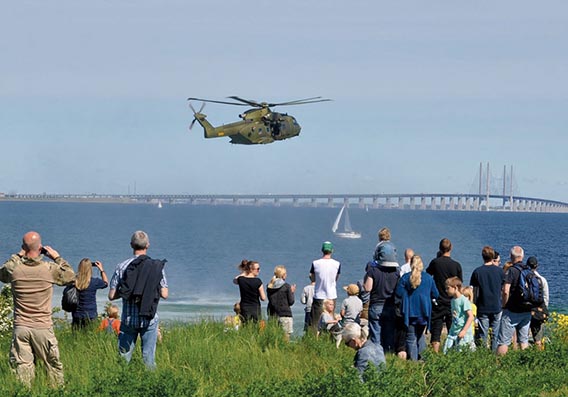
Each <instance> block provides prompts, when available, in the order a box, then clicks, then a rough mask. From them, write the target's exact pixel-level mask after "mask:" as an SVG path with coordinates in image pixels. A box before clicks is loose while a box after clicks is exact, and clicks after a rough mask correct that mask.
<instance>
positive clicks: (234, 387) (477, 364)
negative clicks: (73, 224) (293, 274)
mask: <svg viewBox="0 0 568 397" xmlns="http://www.w3.org/2000/svg"><path fill="white" fill-rule="evenodd" d="M56 333H57V337H58V340H59V349H60V354H61V360H62V362H63V364H64V366H65V388H63V389H50V388H49V386H48V382H47V379H46V376H45V371H44V370H43V368H42V366H41V365H38V367H39V368H38V369H37V370H36V374H37V376H36V380H35V381H34V384H33V386H32V388H31V389H30V390H28V389H26V388H24V387H23V386H22V385H20V384H19V383H18V381H17V380H16V378H15V376H14V375H13V374H12V372H11V369H10V367H9V363H8V351H9V345H10V338H9V337H3V338H1V339H0V352H2V354H3V357H4V358H3V359H0V376H1V379H2V382H1V383H0V395H2V396H113V397H120V396H160V397H162V396H199V397H201V396H247V397H248V396H263V397H269V396H279V397H281V396H337V395H356V396H397V397H404V396H436V397H438V396H441V397H443V396H448V397H449V396H452V397H454V396H457V395H462V396H474V395H475V396H476V397H483V396H495V395H499V396H565V395H568V382H567V381H566V372H567V370H568V343H566V340H564V339H557V340H555V339H554V338H553V342H552V343H550V344H547V346H546V349H545V350H544V351H537V350H536V349H529V350H526V351H510V352H509V354H508V355H506V356H505V357H496V356H495V355H494V354H492V353H491V352H490V351H487V350H483V349H478V350H477V351H476V352H452V353H451V354H448V355H442V354H434V353H431V352H427V354H426V355H425V360H424V362H422V363H415V362H409V361H401V360H398V359H397V358H395V357H394V356H390V355H389V356H388V357H387V366H386V368H384V369H383V370H382V371H381V372H377V371H376V370H375V369H374V368H373V369H371V370H369V371H367V373H366V375H365V377H366V382H365V383H362V382H360V380H359V377H358V375H357V372H356V371H355V369H354V368H352V360H353V355H354V351H353V350H351V349H349V348H348V347H346V346H341V347H340V349H336V348H335V345H334V344H333V343H332V342H331V341H329V340H327V339H325V338H323V339H320V340H316V339H315V338H313V337H310V336H307V337H305V338H301V339H297V340H294V341H292V342H290V343H287V342H285V341H284V335H283V333H282V331H281V330H280V328H278V326H277V325H276V324H272V323H269V324H268V326H267V327H266V328H265V329H264V330H262V331H261V330H259V329H258V328H257V327H255V326H251V327H245V328H243V329H241V330H239V331H238V332H236V331H227V332H226V331H225V330H224V329H223V324H219V323H212V322H202V323H199V324H192V325H188V324H170V325H169V326H168V327H165V328H164V338H163V342H162V343H161V344H159V345H158V348H157V357H156V362H157V365H158V368H157V370H155V371H148V370H146V369H145V367H144V365H143V364H142V359H141V355H140V349H139V348H137V351H136V353H135V355H134V358H133V361H132V363H130V364H126V363H124V362H123V361H122V360H121V359H120V357H118V355H117V343H116V337H115V336H114V335H111V334H107V333H105V332H102V333H98V332H94V331H92V332H79V333H73V332H71V330H70V328H69V327H68V326H63V327H58V329H57V331H56Z"/></svg>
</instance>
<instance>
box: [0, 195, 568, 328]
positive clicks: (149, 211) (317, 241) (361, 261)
mask: <svg viewBox="0 0 568 397" xmlns="http://www.w3.org/2000/svg"><path fill="white" fill-rule="evenodd" d="M339 210H340V208H339V207H336V208H330V207H323V206H321V207H293V206H281V207H275V206H269V205H265V206H252V205H218V206H214V205H190V204H175V205H174V204H172V205H170V204H164V205H163V207H162V208H159V207H158V206H157V205H154V204H107V203H66V202H8V201H3V202H0V260H2V261H4V260H6V259H8V258H9V256H10V255H11V254H12V253H15V252H18V251H19V249H20V244H21V238H22V236H23V235H24V233H26V232H27V231H29V230H35V231H37V232H39V233H40V234H41V236H42V240H43V244H44V245H50V246H52V247H53V248H54V249H56V250H57V251H58V252H59V253H60V255H61V256H62V257H64V258H65V259H67V261H68V262H69V263H70V264H71V265H72V266H73V267H74V268H75V269H76V268H77V265H78V264H79V261H80V260H81V259H82V258H85V257H87V258H90V259H91V260H93V261H94V260H99V261H101V262H102V263H103V265H104V268H105V270H106V271H107V274H109V277H110V275H111V274H112V273H113V271H114V268H115V266H116V265H117V264H118V263H119V262H121V261H123V260H125V259H127V258H129V257H130V256H131V255H132V250H131V248H130V236H131V235H132V233H133V232H134V231H136V230H144V231H146V232H147V233H148V234H149V236H150V249H149V251H148V253H149V255H150V256H152V257H154V258H158V259H167V264H166V267H165V269H166V275H167V280H168V284H169V293H170V295H169V298H168V299H167V300H162V301H161V303H160V306H159V310H158V311H159V315H160V318H161V319H162V320H163V321H166V322H180V321H181V322H192V321H201V320H222V319H223V318H224V317H225V316H226V315H228V314H231V313H232V306H233V304H234V303H235V302H237V301H238V300H239V291H238V287H237V286H235V285H234V284H233V283H232V280H233V277H234V276H235V275H236V274H237V273H238V269H237V266H238V264H239V263H240V262H241V260H242V259H250V260H255V261H258V262H259V263H260V265H261V272H260V278H261V279H262V281H263V282H264V285H265V286H266V284H268V282H269V281H270V278H271V277H272V275H273V270H274V266H276V265H284V266H286V268H287V272H288V278H287V281H288V282H289V283H290V284H296V287H297V290H296V303H295V304H294V306H293V314H294V323H295V326H294V329H295V332H299V333H301V332H302V331H301V329H302V325H303V314H304V311H303V310H304V307H303V305H302V304H301V303H300V293H301V290H302V288H303V287H304V286H305V285H307V284H308V283H309V279H308V273H309V270H310V266H311V263H312V261H313V260H315V259H317V258H319V257H320V256H321V251H320V249H321V245H322V242H323V241H326V240H328V241H331V242H332V243H333V244H334V247H335V250H334V253H333V256H334V258H336V259H337V260H339V261H340V262H341V276H340V279H339V282H338V300H339V301H341V300H342V299H343V298H344V297H346V294H345V292H344V291H343V289H342V288H341V287H342V286H345V285H347V284H349V283H353V282H356V281H358V280H361V279H362V277H363V275H364V268H365V265H366V263H367V262H368V261H369V260H371V259H372V255H373V252H374V248H375V245H376V243H377V231H378V230H379V229H380V228H382V227H388V228H389V229H390V230H391V234H392V242H393V243H394V244H395V245H396V247H397V249H398V259H399V262H400V263H401V264H402V263H403V262H404V260H403V259H404V258H403V253H404V250H405V249H406V248H408V247H411V248H413V249H414V251H415V252H416V253H417V254H419V255H420V256H422V258H423V260H424V262H425V265H427V264H428V263H429V261H430V260H431V259H432V258H434V257H435V255H436V252H437V251H438V244H439V241H440V240H441V239H442V238H445V237H446V238H449V239H450V240H451V242H452V245H453V250H452V257H453V258H454V259H455V260H457V261H459V262H460V263H461V265H462V267H463V271H464V281H465V284H467V283H468V282H469V280H470V276H471V273H472V272H473V270H474V269H475V268H476V267H478V266H480V265H482V263H483V261H482V258H481V249H482V247H483V246H485V245H490V246H492V247H494V248H495V249H496V250H497V251H499V252H500V253H501V258H502V263H504V262H505V260H507V257H508V252H509V250H510V249H511V247H512V246H514V245H520V246H522V247H523V248H524V250H525V258H526V257H528V256H536V257H537V258H538V261H539V264H540V267H539V272H540V273H541V274H542V275H543V276H544V277H545V278H546V279H547V280H548V283H549V286H550V307H551V309H552V310H557V311H561V312H565V313H566V312H568V294H566V291H565V290H564V289H565V288H567V287H568V269H567V266H568V246H567V244H566V242H567V237H568V214H565V213H558V214H556V213H546V214H545V213H523V212H515V213H512V212H464V211H424V210H395V209H392V210H385V209H372V208H366V209H365V208H357V207H353V206H352V207H351V208H350V209H349V212H350V218H351V224H352V226H353V229H354V230H356V231H358V232H361V233H362V237H361V238H360V239H353V240H350V239H338V238H336V237H335V236H334V235H333V233H332V232H331V227H332V224H333V222H334V220H335V218H336V216H337V214H338V212H339ZM61 291H62V288H60V287H55V290H54V299H53V305H54V306H60V301H61ZM106 302H107V298H106V290H103V291H99V293H98V296H97V303H98V309H99V312H102V309H103V307H104V305H105V303H106ZM265 307H266V303H263V308H265Z"/></svg>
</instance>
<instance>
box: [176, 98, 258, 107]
mask: <svg viewBox="0 0 568 397" xmlns="http://www.w3.org/2000/svg"><path fill="white" fill-rule="evenodd" d="M187 100H188V101H201V102H211V103H221V104H223V105H235V106H247V105H245V104H244V103H235V102H227V101H215V100H213V99H202V98H187Z"/></svg>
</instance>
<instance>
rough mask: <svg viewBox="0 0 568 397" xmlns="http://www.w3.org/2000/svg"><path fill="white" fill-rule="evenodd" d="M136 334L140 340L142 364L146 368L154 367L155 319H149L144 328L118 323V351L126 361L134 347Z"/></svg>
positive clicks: (156, 330)
mask: <svg viewBox="0 0 568 397" xmlns="http://www.w3.org/2000/svg"><path fill="white" fill-rule="evenodd" d="M138 335H140V340H141V341H142V360H144V364H145V365H146V367H147V368H148V369H155V368H156V361H155V357H156V340H157V339H158V321H157V319H155V320H152V321H150V324H149V325H148V327H145V328H133V327H130V326H128V325H125V324H120V333H119V334H118V352H119V353H120V355H121V356H122V357H123V358H124V359H125V360H126V362H130V360H131V359H132V353H133V352H134V348H135V347H136V339H137V338H138Z"/></svg>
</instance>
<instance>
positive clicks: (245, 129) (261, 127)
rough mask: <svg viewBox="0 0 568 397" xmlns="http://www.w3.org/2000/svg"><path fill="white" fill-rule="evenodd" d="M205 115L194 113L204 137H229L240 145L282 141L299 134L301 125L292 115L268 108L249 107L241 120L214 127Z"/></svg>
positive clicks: (232, 141)
mask: <svg viewBox="0 0 568 397" xmlns="http://www.w3.org/2000/svg"><path fill="white" fill-rule="evenodd" d="M206 117H207V116H206V115H204V114H202V113H197V114H195V118H196V120H197V122H198V123H199V124H201V126H202V127H203V132H204V137H205V138H220V137H230V138H231V143H235V144H240V145H256V144H267V143H272V142H274V141H282V140H284V139H288V138H292V137H295V136H298V135H299V134H300V130H301V127H300V125H299V124H298V122H297V121H296V119H295V118H294V117H293V116H288V115H287V114H285V113H276V112H271V111H270V110H269V109H266V108H261V109H250V110H247V111H246V112H244V113H242V114H241V115H240V117H241V118H242V119H243V120H242V121H237V122H234V123H229V124H223V125H221V126H218V127H214V126H213V125H211V124H210V123H209V122H208V121H207V120H206Z"/></svg>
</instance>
